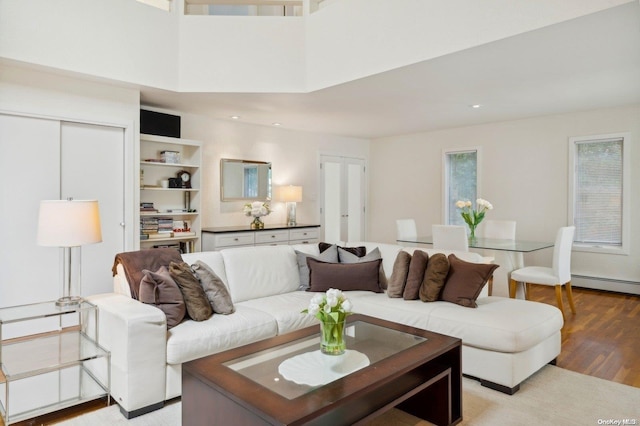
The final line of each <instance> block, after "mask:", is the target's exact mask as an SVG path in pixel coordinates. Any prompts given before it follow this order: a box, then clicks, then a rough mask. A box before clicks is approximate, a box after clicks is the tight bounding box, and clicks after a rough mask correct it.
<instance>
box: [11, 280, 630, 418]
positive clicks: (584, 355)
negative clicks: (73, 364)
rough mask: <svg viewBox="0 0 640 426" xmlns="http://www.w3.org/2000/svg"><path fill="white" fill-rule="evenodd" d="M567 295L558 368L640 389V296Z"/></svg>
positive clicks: (543, 291) (536, 291) (547, 298)
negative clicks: (571, 305) (570, 300)
mask: <svg viewBox="0 0 640 426" xmlns="http://www.w3.org/2000/svg"><path fill="white" fill-rule="evenodd" d="M563 296H564V297H565V304H564V305H565V308H566V312H565V316H566V320H565V325H564V327H563V328H562V353H561V354H560V356H559V357H558V362H557V366H558V367H561V368H566V369H567V370H572V371H576V372H578V373H582V374H587V375H590V376H594V377H599V378H601V379H605V380H610V381H613V382H618V383H623V384H626V385H630V386H634V387H638V388H640V367H639V366H640V338H638V337H639V336H640V296H632V295H627V294H620V293H610V292H602V291H597V290H589V289H581V288H574V289H573V298H574V301H575V304H576V314H575V315H572V314H571V312H570V311H569V304H568V303H566V295H565V293H564V291H563ZM530 298H531V300H534V301H538V302H543V303H548V304H551V305H554V306H555V304H556V296H555V291H554V289H553V287H547V286H539V285H532V286H531V295H530ZM104 406H105V403H104V402H100V401H97V402H95V403H90V404H87V405H85V406H82V407H76V408H73V409H69V410H65V411H62V412H57V413H52V414H51V415H48V416H43V417H39V418H36V419H33V420H31V421H25V422H20V423H16V425H20V426H27V425H29V426H31V425H48V424H52V423H54V422H59V421H61V420H64V419H68V418H72V417H74V416H77V415H79V414H82V413H85V412H88V411H92V410H95V409H98V408H102V407H104ZM0 426H4V424H3V423H2V420H1V419H0Z"/></svg>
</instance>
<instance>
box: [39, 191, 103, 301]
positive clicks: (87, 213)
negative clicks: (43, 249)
mask: <svg viewBox="0 0 640 426" xmlns="http://www.w3.org/2000/svg"><path fill="white" fill-rule="evenodd" d="M101 241H102V231H101V229H100V211H99V208H98V201H97V200H73V199H71V198H70V199H68V200H43V201H41V202H40V213H39V217H38V245H40V246H48V247H61V248H63V249H64V265H63V270H64V288H63V291H62V297H61V298H60V299H58V300H57V301H56V305H57V306H68V305H77V304H79V303H81V302H82V298H81V297H80V285H81V274H80V270H81V266H82V265H81V263H82V262H81V250H80V249H81V246H83V245H85V244H93V243H99V242H101ZM72 251H74V252H77V255H74V256H73V258H72Z"/></svg>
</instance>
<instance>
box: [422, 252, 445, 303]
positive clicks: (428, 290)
mask: <svg viewBox="0 0 640 426" xmlns="http://www.w3.org/2000/svg"><path fill="white" fill-rule="evenodd" d="M448 273H449V259H447V256H446V255H445V254H443V253H436V254H434V255H433V256H431V257H429V262H428V263H427V270H426V271H425V273H424V280H422V285H421V286H420V300H422V301H423V302H435V301H436V300H438V298H439V297H440V292H441V291H442V287H444V284H445V282H446V280H447V274H448Z"/></svg>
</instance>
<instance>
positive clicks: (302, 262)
mask: <svg viewBox="0 0 640 426" xmlns="http://www.w3.org/2000/svg"><path fill="white" fill-rule="evenodd" d="M295 252H296V260H297V262H298V273H299V274H300V287H298V290H307V289H308V288H309V266H308V265H307V258H310V259H316V260H320V261H322V262H328V263H338V246H336V245H335V244H334V245H332V246H331V247H328V248H326V249H325V250H324V251H323V252H322V253H320V255H319V256H314V255H311V254H307V253H303V252H301V251H298V250H295Z"/></svg>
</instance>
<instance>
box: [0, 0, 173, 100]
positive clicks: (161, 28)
mask: <svg viewBox="0 0 640 426" xmlns="http://www.w3.org/2000/svg"><path fill="white" fill-rule="evenodd" d="M177 31H178V15H177V12H174V13H168V12H164V11H162V10H160V9H157V8H155V7H151V6H147V5H144V4H142V3H139V2H137V1H134V0H109V1H103V0H56V1H47V0H20V1H18V2H16V1H6V0H0V56H2V57H4V58H8V59H13V60H18V61H23V62H28V63H33V64H39V65H46V66H49V67H52V68H58V69H62V70H69V71H75V72H79V73H83V74H88V75H92V76H100V77H106V78H110V79H113V80H117V81H124V82H130V83H135V84H145V85H149V86H152V87H161V88H167V89H175V88H176V87H177V79H178V66H177V57H178V56H177V55H178V37H177Z"/></svg>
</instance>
